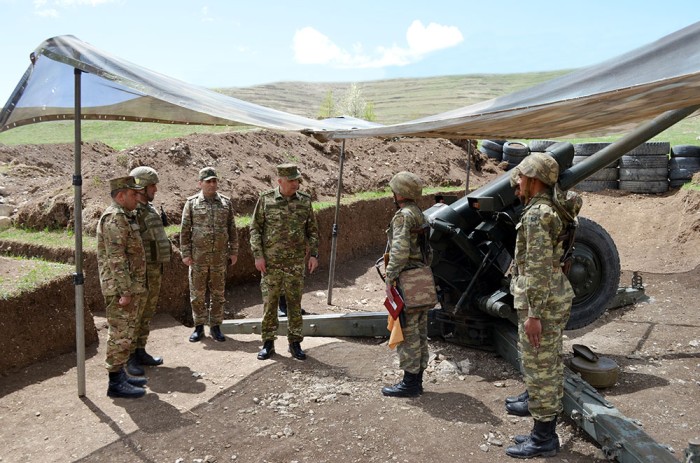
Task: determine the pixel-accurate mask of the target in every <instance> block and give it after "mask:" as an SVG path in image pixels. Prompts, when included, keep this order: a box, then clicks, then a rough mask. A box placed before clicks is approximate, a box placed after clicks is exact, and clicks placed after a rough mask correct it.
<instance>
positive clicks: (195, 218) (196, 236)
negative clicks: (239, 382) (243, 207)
mask: <svg viewBox="0 0 700 463" xmlns="http://www.w3.org/2000/svg"><path fill="white" fill-rule="evenodd" d="M218 181H219V177H218V176H217V175H216V170H214V168H213V167H205V168H203V169H202V170H200V171H199V187H200V188H201V191H200V192H199V193H198V194H196V195H194V196H190V197H189V198H187V202H186V203H185V207H184V208H183V210H182V227H181V232H180V252H181V253H182V262H183V263H184V264H185V265H187V266H189V267H190V272H189V280H190V303H191V304H192V318H193V319H194V325H195V329H194V332H193V333H192V335H191V336H190V342H197V341H199V340H201V339H202V338H203V337H204V325H205V324H207V323H208V324H209V326H210V329H209V330H210V334H211V336H212V337H213V338H214V340H216V341H219V342H223V341H225V340H226V337H225V336H224V335H223V334H222V333H221V327H220V325H221V323H222V322H223V320H224V302H225V299H224V289H225V286H226V265H227V263H230V264H231V265H234V264H235V263H236V261H237V260H238V231H237V230H236V223H235V221H234V212H233V205H232V204H231V200H230V199H229V198H228V197H227V196H224V195H221V194H219V193H217V192H216V190H217V188H218ZM207 286H208V287H209V297H210V306H211V307H210V309H211V313H208V311H207V307H206V304H205V302H206V301H205V297H206V291H207Z"/></svg>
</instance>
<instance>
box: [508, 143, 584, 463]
mask: <svg viewBox="0 0 700 463" xmlns="http://www.w3.org/2000/svg"><path fill="white" fill-rule="evenodd" d="M558 177H559V165H558V164H557V161H556V160H555V159H554V158H552V157H551V156H549V155H547V154H545V153H533V154H531V155H530V156H528V157H527V158H525V160H524V161H523V162H522V163H520V164H519V165H518V167H516V168H515V169H514V172H513V173H512V175H511V185H513V186H514V187H515V188H516V190H515V191H516V195H517V196H518V197H519V198H520V200H521V202H522V204H523V205H524V206H525V208H524V210H523V213H522V216H521V218H520V223H519V224H518V225H517V227H516V228H517V239H516V245H515V256H514V259H513V267H512V269H511V274H512V280H511V283H510V291H511V293H512V294H513V298H514V306H515V308H516V309H517V311H518V319H519V327H518V333H519V340H518V344H519V348H520V352H521V354H522V358H521V360H522V366H523V372H524V379H525V384H526V386H527V393H528V394H529V397H527V398H526V400H525V402H524V403H525V406H526V407H527V408H528V409H529V412H530V413H531V414H532V416H533V418H534V420H535V422H534V426H533V428H532V431H531V433H530V434H529V435H520V436H516V437H515V441H516V445H514V446H511V447H508V448H507V449H506V454H507V455H509V456H511V457H515V458H531V457H537V456H541V457H549V456H554V455H555V454H556V453H557V451H558V450H559V436H558V435H557V434H556V425H557V414H558V413H559V412H561V410H562V409H563V405H562V398H563V392H564V389H563V384H564V369H563V363H562V358H561V355H562V335H563V330H564V327H565V326H566V322H567V320H568V319H569V314H570V312H571V301H572V300H573V297H574V292H573V289H572V287H571V284H570V283H569V280H568V279H567V277H566V275H564V273H563V272H562V270H561V262H560V259H561V256H562V255H563V253H564V249H563V246H562V242H561V241H560V238H559V237H560V235H561V234H562V229H563V226H564V222H563V220H562V217H561V215H560V213H559V212H558V209H557V207H556V206H555V204H554V202H553V199H552V194H553V190H552V188H553V187H554V185H555V184H556V182H557V178H558ZM580 207H581V202H580V198H578V203H577V209H576V213H577V212H578V210H579V209H580ZM516 404H517V402H516ZM511 405H512V404H511ZM507 407H508V404H507Z"/></svg>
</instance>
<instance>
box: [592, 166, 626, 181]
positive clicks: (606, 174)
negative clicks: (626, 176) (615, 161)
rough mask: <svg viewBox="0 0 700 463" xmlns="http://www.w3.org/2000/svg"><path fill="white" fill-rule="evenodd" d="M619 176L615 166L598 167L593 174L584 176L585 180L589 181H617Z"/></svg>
mask: <svg viewBox="0 0 700 463" xmlns="http://www.w3.org/2000/svg"><path fill="white" fill-rule="evenodd" d="M618 178H619V170H618V169H617V168H615V167H613V168H606V169H600V170H599V171H598V172H596V173H595V174H592V175H590V176H588V177H586V180H584V181H586V182H591V181H595V180H598V181H604V182H610V181H613V182H617V180H618Z"/></svg>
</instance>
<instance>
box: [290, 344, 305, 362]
mask: <svg viewBox="0 0 700 463" xmlns="http://www.w3.org/2000/svg"><path fill="white" fill-rule="evenodd" d="M289 352H291V353H292V356H293V357H294V358H295V359H297V360H306V354H305V353H304V351H303V350H301V343H300V342H299V341H294V342H290V343H289Z"/></svg>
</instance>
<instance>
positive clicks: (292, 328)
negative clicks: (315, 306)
mask: <svg viewBox="0 0 700 463" xmlns="http://www.w3.org/2000/svg"><path fill="white" fill-rule="evenodd" d="M277 176H278V178H277V184H278V186H277V188H275V189H274V190H268V191H265V192H263V193H261V194H260V198H259V199H258V203H257V204H256V205H255V211H254V212H253V219H252V220H251V222H250V247H251V249H252V251H253V257H254V258H255V268H257V269H258V270H259V271H260V273H261V275H262V278H261V280H260V288H261V290H262V296H263V304H264V307H263V321H262V340H263V348H262V349H261V350H260V352H259V353H258V360H267V359H269V358H270V357H271V356H272V354H274V353H275V338H276V337H277V327H278V326H279V318H278V314H277V307H278V303H279V299H280V294H284V295H285V299H286V302H287V316H288V319H287V340H288V341H289V351H290V352H291V353H292V355H293V356H294V358H296V359H298V360H304V359H306V354H305V353H304V351H303V350H302V349H301V341H302V340H303V339H304V337H303V334H302V327H303V320H302V316H301V296H302V291H303V289H304V258H305V257H306V254H307V253H308V254H309V261H308V266H307V267H308V270H309V273H313V271H314V270H315V269H316V267H318V224H317V223H316V215H315V214H314V211H313V209H312V207H311V197H310V196H309V195H308V194H307V193H303V192H301V191H298V190H299V183H300V182H301V174H300V173H299V169H298V168H297V166H296V165H295V164H281V165H279V166H277Z"/></svg>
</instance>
